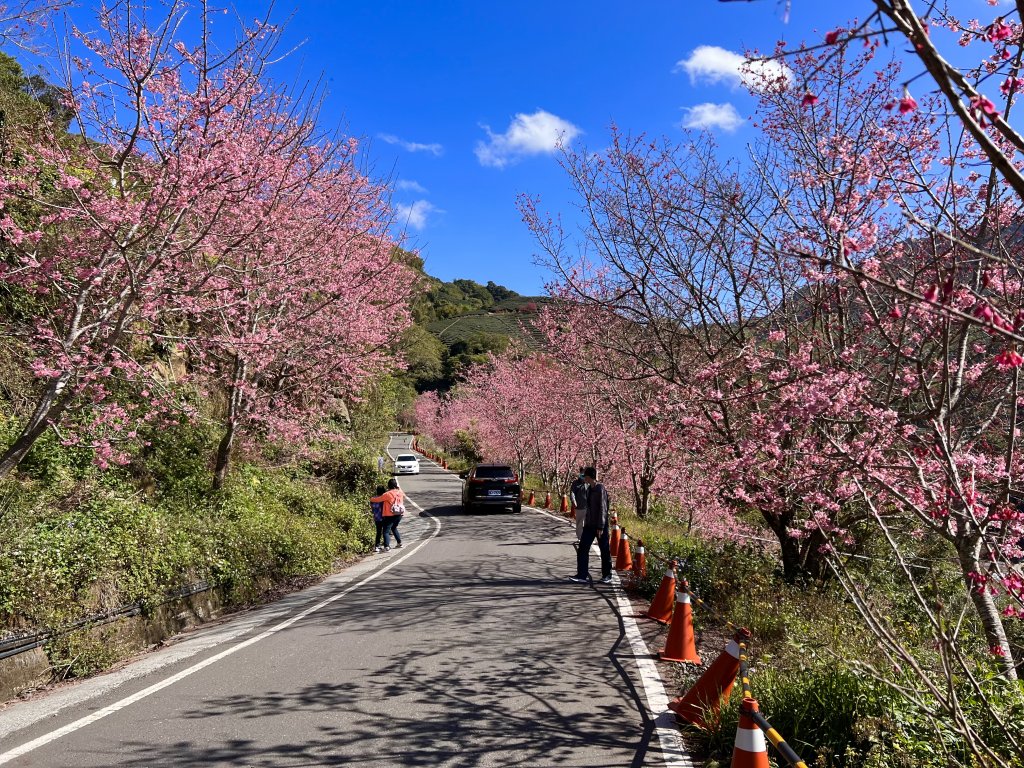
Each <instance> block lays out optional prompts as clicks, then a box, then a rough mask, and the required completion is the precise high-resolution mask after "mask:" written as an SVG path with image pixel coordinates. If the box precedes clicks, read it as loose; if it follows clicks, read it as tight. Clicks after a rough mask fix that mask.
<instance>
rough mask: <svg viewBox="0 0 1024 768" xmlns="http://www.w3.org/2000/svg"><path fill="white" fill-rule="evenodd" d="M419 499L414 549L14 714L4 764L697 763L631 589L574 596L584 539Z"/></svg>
mask: <svg viewBox="0 0 1024 768" xmlns="http://www.w3.org/2000/svg"><path fill="white" fill-rule="evenodd" d="M408 448H409V439H408V438H407V437H396V438H394V439H393V440H392V445H391V453H392V455H395V454H397V453H398V452H401V451H403V450H405V451H407V450H408ZM400 482H401V484H402V487H403V488H404V489H405V490H406V492H407V493H408V494H409V496H410V497H411V500H412V501H413V502H415V503H416V504H417V505H418V507H419V509H417V507H414V506H412V505H409V506H410V508H409V514H408V515H407V516H406V519H405V520H404V521H403V522H402V524H401V528H400V531H401V532H402V535H403V541H404V547H403V548H401V549H393V550H392V551H391V552H389V553H384V554H381V555H373V556H370V557H368V558H366V559H365V560H363V561H362V562H360V563H359V564H357V565H356V566H354V567H352V568H349V569H346V571H345V572H343V573H341V574H337V575H336V576H333V577H331V578H330V579H327V580H326V581H324V582H323V583H321V584H319V585H317V586H316V587H313V588H311V589H308V590H304V591H303V592H300V593H296V594H293V595H290V596H289V597H287V598H286V599H284V600H282V601H279V602H277V603H275V604H273V605H271V606H266V607H264V608H262V609H260V610H259V611H255V612H251V613H248V614H245V615H243V616H240V617H237V618H235V619H233V620H231V621H228V622H224V623H221V624H219V625H218V626H216V627H208V628H204V629H201V630H199V631H197V632H194V633H191V634H190V635H189V636H188V637H187V639H186V640H184V641H182V642H179V643H175V644H172V645H171V646H170V647H169V648H166V649H161V650H158V651H155V652H154V653H151V654H147V655H146V656H145V657H143V658H142V659H140V660H138V661H137V662H135V663H133V664H131V665H128V666H127V667H126V668H124V669H122V670H119V671H118V672H115V673H111V674H108V675H101V676H98V677H96V678H93V679H91V680H87V681H84V682H82V683H80V684H77V685H74V686H70V687H68V688H62V689H58V690H56V691H53V692H51V693H49V694H45V695H42V696H38V697H35V698H33V699H31V700H29V701H26V702H21V703H17V704H14V705H12V706H11V707H9V708H8V709H7V710H5V711H3V712H0V765H9V766H19V767H27V766H53V767H54V768H56V767H58V766H60V767H61V768H63V767H64V766H69V767H74V768H86V767H88V768H109V767H110V766H121V767H124V768H128V767H129V766H130V767H132V768H138V767H140V766H154V767H155V766H175V767H178V766H181V767H184V768H190V767H192V766H204V767H205V766H252V767H254V768H255V767H256V766H258V767H259V768H266V767H270V766H273V767H274V768H277V767H278V766H281V767H284V766H288V767H289V768H291V767H293V766H341V765H344V766H362V765H366V766H450V767H451V768H468V767H470V766H474V767H475V766H481V767H482V766H588V767H590V768H597V767H599V766H617V767H618V766H642V765H644V766H645V765H672V766H687V765H689V764H690V763H689V761H688V760H687V759H686V758H685V756H683V755H682V754H680V753H679V751H678V750H679V745H678V735H677V733H676V732H675V730H674V728H673V727H672V726H671V725H670V722H669V720H668V719H667V717H666V715H665V714H664V703H665V694H664V691H663V689H662V688H661V683H660V679H658V677H657V673H656V672H654V671H653V670H654V664H653V662H651V661H650V659H649V656H648V654H649V651H648V650H647V649H646V647H644V646H643V645H642V640H640V639H639V634H638V633H637V632H636V627H635V624H634V623H633V620H632V618H630V617H629V608H628V604H626V603H625V602H624V599H623V598H622V596H621V594H620V593H619V590H618V588H617V587H596V588H594V587H587V586H581V585H576V584H572V583H571V582H569V581H568V580H567V577H568V576H570V575H571V574H572V573H573V572H574V570H575V567H574V560H573V558H574V551H573V548H572V546H571V542H572V529H571V528H570V526H569V525H567V524H566V523H565V522H564V521H560V520H557V519H554V518H553V517H551V516H546V515H544V514H542V513H540V512H536V511H528V510H524V511H523V512H522V513H520V514H514V513H512V512H511V511H507V512H502V511H489V512H481V513H474V514H470V515H467V514H464V513H463V512H462V511H461V509H460V507H459V499H460V489H461V481H460V480H459V479H458V477H456V476H455V475H453V474H451V473H448V472H444V471H442V470H441V469H440V468H438V467H437V466H436V465H433V464H431V463H429V462H426V461H424V462H423V471H422V473H421V474H420V475H419V476H416V477H403V478H401V481H400ZM591 570H592V572H594V573H598V572H599V561H598V559H597V557H596V552H595V556H594V557H593V558H592V562H591ZM652 711H653V714H652Z"/></svg>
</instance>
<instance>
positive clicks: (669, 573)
mask: <svg viewBox="0 0 1024 768" xmlns="http://www.w3.org/2000/svg"><path fill="white" fill-rule="evenodd" d="M665 578H667V579H672V581H675V580H676V572H675V571H673V570H672V569H671V568H669V569H668V570H667V571H665Z"/></svg>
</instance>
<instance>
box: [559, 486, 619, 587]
mask: <svg viewBox="0 0 1024 768" xmlns="http://www.w3.org/2000/svg"><path fill="white" fill-rule="evenodd" d="M583 482H585V483H586V484H587V514H586V518H585V519H584V521H583V531H582V533H581V535H580V544H579V548H578V549H577V550H576V575H575V576H570V577H569V581H574V582H576V583H577V584H589V583H590V545H591V544H593V543H594V539H597V548H598V549H599V550H600V551H601V581H600V583H601V584H611V583H612V553H611V550H610V549H609V548H608V509H609V506H610V504H611V500H610V499H609V497H608V491H607V490H605V487H604V486H603V485H602V484H601V483H599V482H597V470H596V469H594V468H593V467H587V468H585V469H584V470H583Z"/></svg>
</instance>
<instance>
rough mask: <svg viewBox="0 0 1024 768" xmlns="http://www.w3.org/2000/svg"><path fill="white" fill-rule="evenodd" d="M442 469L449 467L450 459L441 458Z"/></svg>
mask: <svg viewBox="0 0 1024 768" xmlns="http://www.w3.org/2000/svg"><path fill="white" fill-rule="evenodd" d="M441 469H448V459H441Z"/></svg>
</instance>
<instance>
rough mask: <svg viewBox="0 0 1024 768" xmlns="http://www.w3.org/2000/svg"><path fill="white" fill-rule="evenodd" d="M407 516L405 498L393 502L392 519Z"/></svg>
mask: <svg viewBox="0 0 1024 768" xmlns="http://www.w3.org/2000/svg"><path fill="white" fill-rule="evenodd" d="M404 514H405V497H404V496H403V497H402V498H401V499H395V500H394V501H393V502H391V515H392V517H398V516H399V515H404Z"/></svg>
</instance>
